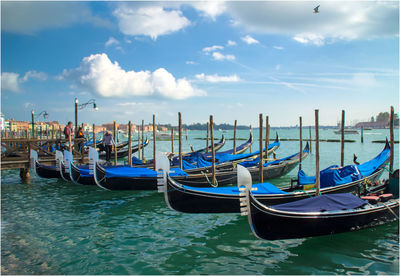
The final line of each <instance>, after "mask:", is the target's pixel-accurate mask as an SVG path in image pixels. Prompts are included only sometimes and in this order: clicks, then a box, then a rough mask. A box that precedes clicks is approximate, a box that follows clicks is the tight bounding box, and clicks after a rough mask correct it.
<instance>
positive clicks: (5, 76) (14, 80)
mask: <svg viewBox="0 0 400 276" xmlns="http://www.w3.org/2000/svg"><path fill="white" fill-rule="evenodd" d="M18 78H19V74H17V73H10V72H3V73H1V90H4V91H11V92H19V81H18Z"/></svg>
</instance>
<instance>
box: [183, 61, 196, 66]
mask: <svg viewBox="0 0 400 276" xmlns="http://www.w3.org/2000/svg"><path fill="white" fill-rule="evenodd" d="M186 64H188V65H196V64H197V63H196V62H194V61H192V60H188V61H186Z"/></svg>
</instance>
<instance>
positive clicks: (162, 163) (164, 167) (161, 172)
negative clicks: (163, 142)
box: [156, 152, 170, 193]
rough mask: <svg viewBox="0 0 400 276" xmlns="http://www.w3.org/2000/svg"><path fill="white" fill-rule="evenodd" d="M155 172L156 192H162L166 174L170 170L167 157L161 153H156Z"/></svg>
mask: <svg viewBox="0 0 400 276" xmlns="http://www.w3.org/2000/svg"><path fill="white" fill-rule="evenodd" d="M156 160H157V163H156V170H157V190H158V192H159V193H162V192H164V189H165V187H166V183H167V173H168V172H169V169H170V164H169V159H168V157H167V156H166V155H165V154H163V153H161V152H157V153H156Z"/></svg>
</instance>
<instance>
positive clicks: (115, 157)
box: [113, 120, 117, 166]
mask: <svg viewBox="0 0 400 276" xmlns="http://www.w3.org/2000/svg"><path fill="white" fill-rule="evenodd" d="M113 132H114V133H113V136H114V165H115V166H116V165H117V142H116V140H115V137H116V135H117V122H116V121H115V120H114V128H113Z"/></svg>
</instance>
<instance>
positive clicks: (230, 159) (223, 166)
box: [171, 136, 280, 174]
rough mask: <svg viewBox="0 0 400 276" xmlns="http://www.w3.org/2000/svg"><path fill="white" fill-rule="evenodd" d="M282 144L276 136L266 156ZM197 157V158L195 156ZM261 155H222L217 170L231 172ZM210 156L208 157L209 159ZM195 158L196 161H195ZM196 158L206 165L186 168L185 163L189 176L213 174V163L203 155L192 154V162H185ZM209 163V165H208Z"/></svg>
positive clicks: (217, 162)
mask: <svg viewBox="0 0 400 276" xmlns="http://www.w3.org/2000/svg"><path fill="white" fill-rule="evenodd" d="M279 146H280V142H279V137H278V136H276V139H275V141H274V142H273V143H271V144H269V145H268V150H267V151H266V150H265V148H264V149H263V152H267V153H264V156H268V155H270V154H271V153H273V152H275V150H276V149H277V148H279ZM195 155H196V156H195ZM259 155H260V153H259V151H255V152H252V153H242V154H221V155H218V154H217V155H216V157H215V159H216V164H215V169H216V170H219V171H222V170H231V169H233V167H234V166H235V165H236V164H238V163H241V162H244V161H252V160H254V158H257V157H258V156H259ZM207 156H208V155H206V157H207ZM193 157H195V158H194V160H193ZM196 158H197V159H198V160H202V163H205V165H201V166H198V163H199V162H197V166H192V165H190V164H187V163H186V165H187V166H185V163H184V162H183V163H184V164H183V170H184V171H185V172H187V173H188V174H198V173H204V172H211V162H210V161H207V160H204V158H203V154H201V153H192V160H190V159H189V158H184V161H186V160H188V161H189V162H192V161H195V160H196ZM171 163H172V167H175V166H176V165H177V164H178V163H179V162H178V161H172V162H171ZM207 163H208V164H207Z"/></svg>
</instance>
